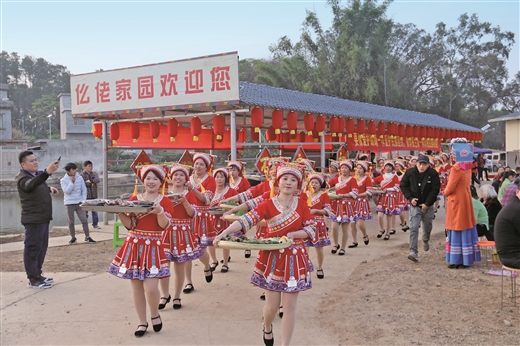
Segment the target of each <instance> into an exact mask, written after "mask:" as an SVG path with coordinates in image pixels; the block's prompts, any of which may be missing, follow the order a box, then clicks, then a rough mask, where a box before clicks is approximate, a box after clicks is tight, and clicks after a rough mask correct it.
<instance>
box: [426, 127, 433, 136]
mask: <svg viewBox="0 0 520 346" xmlns="http://www.w3.org/2000/svg"><path fill="white" fill-rule="evenodd" d="M426 135H427V136H428V138H433V137H435V129H434V128H433V127H428V128H427V129H426Z"/></svg>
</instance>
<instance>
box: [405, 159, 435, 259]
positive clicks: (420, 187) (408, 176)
mask: <svg viewBox="0 0 520 346" xmlns="http://www.w3.org/2000/svg"><path fill="white" fill-rule="evenodd" d="M400 187H401V191H402V193H403V194H404V196H405V197H406V198H407V199H408V200H409V201H410V203H411V204H412V208H411V209H410V230H411V231H410V254H409V255H408V259H410V260H412V261H414V262H417V261H418V260H419V257H418V256H417V253H418V250H417V239H418V238H419V227H420V225H421V221H422V223H423V238H422V239H423V249H424V251H428V250H429V249H430V244H429V241H430V233H431V232H432V221H433V217H434V215H435V210H434V204H435V201H436V200H437V195H438V194H439V190H440V188H441V183H440V179H439V173H437V171H436V170H435V169H433V168H431V167H430V160H429V159H428V156H426V155H420V156H419V158H418V159H417V164H416V165H415V167H413V168H410V169H408V170H407V171H406V173H405V174H404V175H403V178H402V179H401V185H400Z"/></svg>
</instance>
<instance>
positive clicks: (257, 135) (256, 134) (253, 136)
mask: <svg viewBox="0 0 520 346" xmlns="http://www.w3.org/2000/svg"><path fill="white" fill-rule="evenodd" d="M249 134H250V135H251V140H252V141H253V142H258V141H259V140H260V132H255V129H254V127H252V128H251V132H250V133H249Z"/></svg>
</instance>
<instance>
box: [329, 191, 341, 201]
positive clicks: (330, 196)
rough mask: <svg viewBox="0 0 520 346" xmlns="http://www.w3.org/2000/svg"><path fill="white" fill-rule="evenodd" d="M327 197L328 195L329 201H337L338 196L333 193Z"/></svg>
mask: <svg viewBox="0 0 520 346" xmlns="http://www.w3.org/2000/svg"><path fill="white" fill-rule="evenodd" d="M328 195H329V198H330V199H339V197H338V195H336V194H335V193H330V192H329V193H328Z"/></svg>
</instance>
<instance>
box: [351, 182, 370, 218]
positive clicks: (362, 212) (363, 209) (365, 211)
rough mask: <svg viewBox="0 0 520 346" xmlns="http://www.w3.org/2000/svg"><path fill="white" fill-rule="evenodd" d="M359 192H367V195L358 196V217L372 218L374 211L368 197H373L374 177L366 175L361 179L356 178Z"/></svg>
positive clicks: (356, 206) (356, 209)
mask: <svg viewBox="0 0 520 346" xmlns="http://www.w3.org/2000/svg"><path fill="white" fill-rule="evenodd" d="M356 184H357V192H358V194H362V193H365V192H366V193H367V196H365V197H358V198H357V199H356V204H355V211H356V215H357V218H358V219H361V220H371V219H372V211H371V210H370V204H369V203H368V199H369V198H371V197H372V179H370V178H369V177H368V176H364V177H363V178H362V179H360V180H356Z"/></svg>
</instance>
